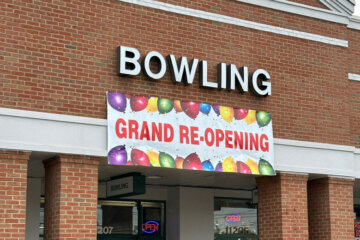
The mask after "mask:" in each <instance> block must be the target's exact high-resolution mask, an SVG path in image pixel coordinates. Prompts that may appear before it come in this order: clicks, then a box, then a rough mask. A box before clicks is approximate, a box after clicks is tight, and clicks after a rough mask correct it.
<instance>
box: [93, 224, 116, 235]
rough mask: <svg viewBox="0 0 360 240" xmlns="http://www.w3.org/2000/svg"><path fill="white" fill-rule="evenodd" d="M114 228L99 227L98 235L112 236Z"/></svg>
mask: <svg viewBox="0 0 360 240" xmlns="http://www.w3.org/2000/svg"><path fill="white" fill-rule="evenodd" d="M113 228H114V227H101V226H98V227H97V233H98V234H111V233H112V230H113Z"/></svg>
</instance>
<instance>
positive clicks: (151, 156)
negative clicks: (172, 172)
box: [146, 151, 160, 167]
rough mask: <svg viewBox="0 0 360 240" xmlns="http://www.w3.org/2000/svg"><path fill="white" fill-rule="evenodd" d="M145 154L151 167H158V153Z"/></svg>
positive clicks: (149, 152) (148, 152)
mask: <svg viewBox="0 0 360 240" xmlns="http://www.w3.org/2000/svg"><path fill="white" fill-rule="evenodd" d="M146 154H147V155H148V157H149V160H150V164H151V166H153V167H160V161H159V153H157V152H154V151H147V152H146Z"/></svg>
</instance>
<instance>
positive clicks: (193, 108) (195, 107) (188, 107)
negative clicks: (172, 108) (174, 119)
mask: <svg viewBox="0 0 360 240" xmlns="http://www.w3.org/2000/svg"><path fill="white" fill-rule="evenodd" d="M181 108H182V110H183V111H184V112H185V113H186V115H188V116H189V117H190V118H192V119H195V118H196V117H197V115H198V114H199V112H200V103H197V102H181Z"/></svg>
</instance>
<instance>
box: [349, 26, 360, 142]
mask: <svg viewBox="0 0 360 240" xmlns="http://www.w3.org/2000/svg"><path fill="white" fill-rule="evenodd" d="M348 34H349V35H348V36H349V37H348V38H349V57H348V62H349V73H354V74H360V41H359V39H360V31H358V30H349V33H348ZM349 89H350V91H349V93H348V96H349V99H350V104H351V106H352V109H351V111H352V113H353V114H352V116H351V117H350V119H349V121H350V125H351V132H352V133H353V136H352V137H353V139H352V141H353V142H354V143H355V147H357V148H360V114H359V113H360V82H359V81H350V83H349Z"/></svg>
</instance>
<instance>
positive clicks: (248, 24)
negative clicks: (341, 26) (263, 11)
mask: <svg viewBox="0 0 360 240" xmlns="http://www.w3.org/2000/svg"><path fill="white" fill-rule="evenodd" d="M118 1H119V2H125V3H130V4H135V5H139V6H142V7H149V8H153V9H158V10H163V11H166V12H171V13H177V14H181V15H185V16H190V17H196V18H201V19H206V20H211V21H216V22H221V23H226V24H231V25H235V26H239V27H245V28H250V29H255V30H259V31H263V32H269V33H274V34H279V35H284V36H288V37H295V38H301V39H306V40H310V41H315V42H321V43H325V44H330V45H335V46H340V47H348V41H347V40H341V39H336V38H331V37H327V36H323V35H318V34H313V33H307V32H301V31H296V30H291V29H288V28H282V27H275V26H271V25H267V24H262V23H257V22H252V21H247V20H243V19H239V18H234V17H229V16H225V15H220V14H216V13H210V12H205V11H201V10H196V9H192V8H186V7H181V6H177V5H173V4H168V3H163V2H158V1H154V0H118ZM262 1H263V0H262ZM264 2H266V1H264Z"/></svg>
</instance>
